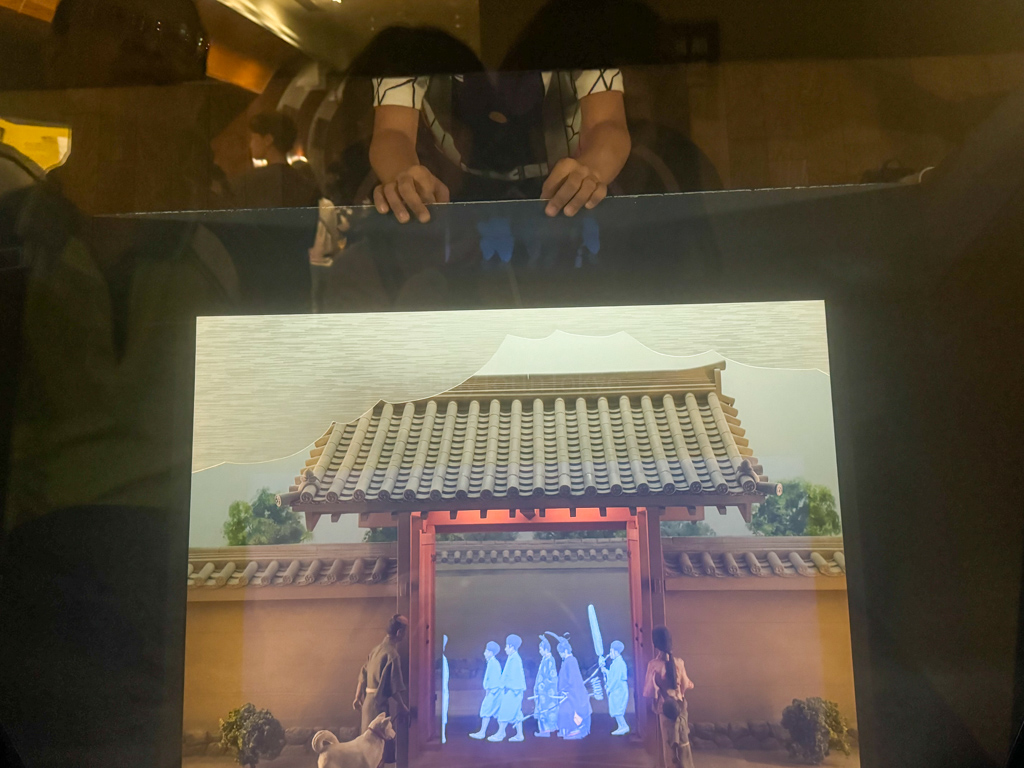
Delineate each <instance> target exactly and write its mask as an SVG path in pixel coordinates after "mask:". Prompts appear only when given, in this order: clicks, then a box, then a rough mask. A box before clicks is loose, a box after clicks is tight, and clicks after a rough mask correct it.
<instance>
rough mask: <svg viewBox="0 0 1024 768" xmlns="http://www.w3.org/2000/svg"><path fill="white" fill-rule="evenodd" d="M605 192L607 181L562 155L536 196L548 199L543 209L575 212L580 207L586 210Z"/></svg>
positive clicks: (605, 193)
mask: <svg viewBox="0 0 1024 768" xmlns="http://www.w3.org/2000/svg"><path fill="white" fill-rule="evenodd" d="M607 195H608V185H607V184H605V183H604V182H603V181H601V180H600V179H599V178H598V177H597V175H596V174H595V173H594V171H593V170H592V169H591V168H588V167H587V166H585V165H583V163H581V162H580V161H579V160H576V159H574V158H571V157H565V158H562V159H561V160H559V161H558V162H557V163H555V167H554V168H552V169H551V173H550V174H549V175H548V178H547V181H545V182H544V187H543V188H542V189H541V193H540V196H541V197H542V198H544V199H545V200H547V201H548V204H547V207H546V208H545V209H544V213H546V214H547V215H548V216H557V215H558V214H559V212H561V211H565V215H566V216H575V215H576V213H578V212H579V210H580V209H581V208H586V209H587V210H590V209H591V208H593V207H594V206H596V205H597V204H598V203H600V202H601V201H602V200H604V199H605V197H606V196H607Z"/></svg>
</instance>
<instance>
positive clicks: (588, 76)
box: [370, 28, 630, 223]
mask: <svg viewBox="0 0 1024 768" xmlns="http://www.w3.org/2000/svg"><path fill="white" fill-rule="evenodd" d="M439 34H441V35H443V33H438V32H437V31H436V30H410V29H402V28H392V29H389V30H385V31H384V32H383V33H381V35H379V36H378V39H377V40H376V41H375V42H374V44H376V45H379V46H384V47H389V48H392V49H394V50H400V49H408V48H409V47H410V46H417V47H422V39H423V38H424V37H425V36H426V37H427V38H429V39H430V40H432V41H433V42H434V45H435V47H436V46H437V45H444V46H446V47H448V48H451V47H455V46H459V45H461V43H459V41H456V40H454V39H449V40H447V41H444V40H441V39H439V37H438V36H439ZM422 57H423V61H421V62H418V63H417V62H415V61H409V62H408V66H409V67H416V68H419V69H422V70H424V71H421V72H416V71H412V70H410V71H407V72H401V73H396V74H395V75H394V76H387V77H379V78H377V79H376V80H375V82H374V107H375V113H374V127H373V138H372V140H371V144H370V163H371V165H372V167H373V170H374V171H375V172H376V174H377V177H378V179H379V180H380V184H379V185H378V186H377V187H376V188H375V190H374V205H375V206H376V208H377V210H378V211H380V212H381V213H388V212H391V213H392V214H393V215H394V216H395V218H396V219H397V220H398V221H400V222H403V223H404V222H407V221H410V220H411V219H412V218H415V219H416V220H418V221H420V222H426V221H429V220H430V212H429V210H428V206H429V205H431V204H434V203H444V202H448V201H449V200H456V201H468V200H510V199H538V198H540V199H544V200H547V205H546V206H545V212H546V213H547V215H548V216H556V215H558V214H559V213H565V214H566V215H567V216H573V215H575V214H576V213H578V212H579V211H581V210H583V209H591V208H593V207H594V206H596V205H597V204H598V203H600V202H601V200H603V199H604V197H605V196H606V195H607V192H608V184H609V183H611V181H612V180H613V179H614V178H615V177H616V175H618V173H619V171H620V170H621V169H622V167H623V165H624V164H625V162H626V159H627V158H628V156H629V152H630V139H629V131H628V129H627V126H626V113H625V106H624V101H623V84H622V73H621V72H620V71H619V70H618V69H614V68H607V69H581V70H574V71H544V72H540V71H530V72H500V73H496V72H484V71H483V66H482V65H480V64H479V61H478V60H476V59H475V55H474V54H473V53H472V51H469V50H468V48H467V51H466V55H465V56H464V57H463V58H464V59H466V60H467V62H472V63H471V64H469V65H468V66H466V67H465V68H464V69H463V71H462V72H460V73H458V74H455V75H450V76H433V77H431V76H429V75H428V74H427V73H426V70H428V69H431V68H432V67H434V66H436V65H434V64H433V63H432V62H430V61H429V57H430V54H429V46H428V47H425V48H423V54H422ZM390 69H392V70H393V69H394V67H393V66H392V67H391V68H390ZM421 122H422V123H423V125H424V127H425V128H426V129H427V130H428V131H429V134H430V136H431V137H432V140H433V144H434V148H435V149H436V152H432V153H431V158H432V159H433V158H435V156H439V157H438V159H437V160H436V161H435V162H432V163H431V165H432V167H428V165H427V164H426V161H425V158H423V157H421V155H420V151H419V149H418V147H417V137H418V135H419V131H420V126H421ZM442 177H443V178H444V179H447V180H448V183H446V182H445V181H444V180H442Z"/></svg>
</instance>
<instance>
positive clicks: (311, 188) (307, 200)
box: [233, 163, 320, 208]
mask: <svg viewBox="0 0 1024 768" xmlns="http://www.w3.org/2000/svg"><path fill="white" fill-rule="evenodd" d="M233 187H234V190H233V191H234V194H235V199H236V202H237V204H238V205H239V206H241V207H242V208H309V207H315V206H316V204H317V201H318V200H319V199H320V192H319V190H318V189H317V188H316V183H315V182H314V181H313V179H312V178H311V177H310V175H309V174H306V173H303V172H301V171H299V170H297V169H295V168H293V167H292V166H290V165H288V164H287V163H274V164H272V165H265V166H263V167H262V168H253V169H252V170H251V171H249V172H248V173H246V174H244V175H242V176H240V177H239V178H238V179H237V180H236V181H235V183H234V185H233Z"/></svg>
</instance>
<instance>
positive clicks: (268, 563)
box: [188, 536, 846, 592]
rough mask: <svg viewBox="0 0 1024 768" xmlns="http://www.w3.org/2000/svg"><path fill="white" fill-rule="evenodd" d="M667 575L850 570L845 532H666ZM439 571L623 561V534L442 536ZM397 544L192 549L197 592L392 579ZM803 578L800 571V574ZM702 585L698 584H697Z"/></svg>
mask: <svg viewBox="0 0 1024 768" xmlns="http://www.w3.org/2000/svg"><path fill="white" fill-rule="evenodd" d="M663 543H664V547H663V550H664V560H665V571H664V574H665V578H666V579H669V580H680V581H690V580H694V581H699V582H701V583H702V584H710V583H711V582H712V581H713V580H719V581H722V582H727V583H736V582H737V581H739V580H742V579H772V577H783V578H785V577H791V578H795V579H796V580H798V581H802V580H803V579H814V578H816V577H829V578H841V577H845V575H846V559H845V557H844V553H843V540H842V538H841V537H838V536H836V537H815V538H810V537H798V536H779V537H756V536H751V537H725V536H723V537H689V538H670V539H664V540H663ZM436 562H437V568H438V571H439V572H440V571H445V570H457V569H472V570H486V569H494V568H502V569H519V568H544V569H547V568H559V567H582V568H622V569H625V568H626V567H627V563H628V554H627V550H626V542H625V541H624V540H623V539H614V538H608V539H554V540H524V541H470V542H438V544H437V560H436ZM396 571H397V560H396V553H395V545H394V544H389V543H380V544H320V545H313V544H294V545H288V546H265V547H224V548H219V549H193V550H190V551H189V561H188V586H189V588H190V590H191V591H192V592H200V591H204V592H205V591H209V590H217V589H230V588H236V589H240V588H243V587H248V588H249V589H257V590H259V589H262V588H264V587H291V588H292V589H294V590H299V591H302V590H303V589H304V588H306V587H312V586H314V585H319V586H330V585H338V586H342V587H344V586H349V585H356V584H380V585H390V584H394V583H395V580H396ZM801 577H802V578H801ZM693 586H694V587H695V588H700V585H699V584H694V585H693Z"/></svg>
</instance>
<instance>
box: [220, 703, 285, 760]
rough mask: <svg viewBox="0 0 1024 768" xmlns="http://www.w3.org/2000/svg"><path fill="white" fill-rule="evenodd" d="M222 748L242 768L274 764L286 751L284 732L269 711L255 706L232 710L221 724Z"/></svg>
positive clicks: (247, 705)
mask: <svg viewBox="0 0 1024 768" xmlns="http://www.w3.org/2000/svg"><path fill="white" fill-rule="evenodd" d="M220 744H221V746H222V747H224V748H225V749H227V750H229V751H230V752H231V753H232V754H234V756H235V760H237V761H238V764H239V765H245V766H248V767H249V768H255V766H256V764H257V763H259V761H260V760H263V759H267V760H273V759H274V758H275V757H277V756H278V755H280V754H281V750H282V749H284V744H285V741H284V728H282V727H281V723H279V722H278V721H277V720H276V719H275V718H274V716H273V715H272V714H270V710H269V709H256V707H254V706H253V705H252V704H246V705H245V706H244V707H239V708H238V709H233V710H231V711H230V712H229V713H228V716H227V718H226V719H224V720H221V721H220Z"/></svg>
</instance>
